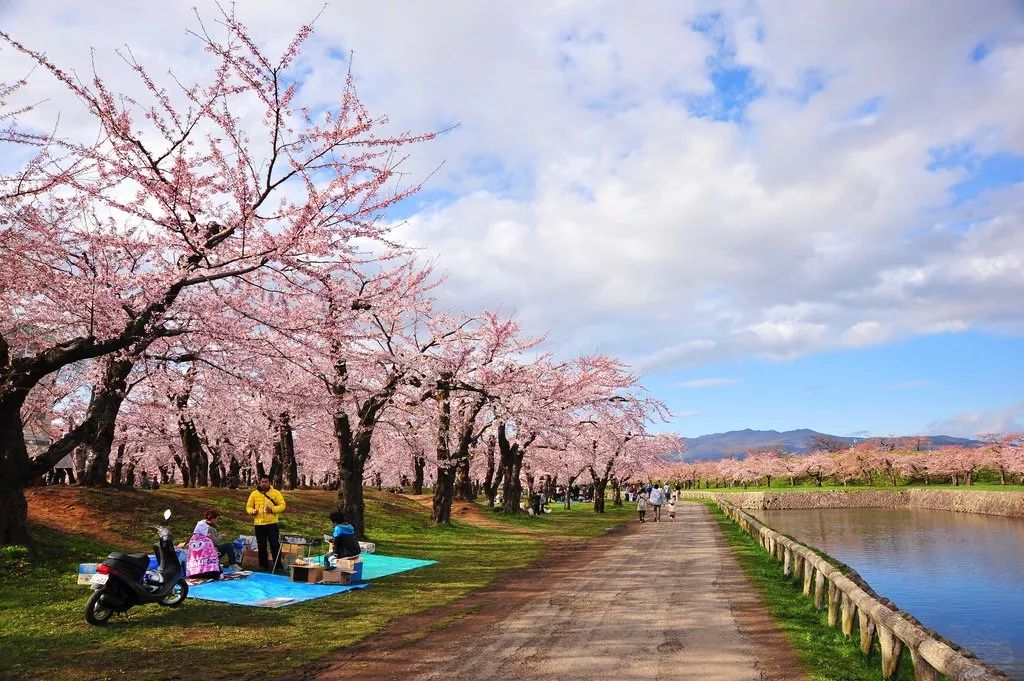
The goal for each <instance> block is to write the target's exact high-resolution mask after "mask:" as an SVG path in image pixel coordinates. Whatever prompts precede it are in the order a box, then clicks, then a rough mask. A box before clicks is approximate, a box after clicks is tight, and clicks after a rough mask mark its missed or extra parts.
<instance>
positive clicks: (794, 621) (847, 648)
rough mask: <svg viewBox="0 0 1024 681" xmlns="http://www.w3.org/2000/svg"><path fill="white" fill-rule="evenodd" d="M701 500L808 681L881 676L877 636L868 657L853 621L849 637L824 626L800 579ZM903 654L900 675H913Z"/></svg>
mask: <svg viewBox="0 0 1024 681" xmlns="http://www.w3.org/2000/svg"><path fill="white" fill-rule="evenodd" d="M705 503H706V504H707V506H708V509H709V510H710V511H711V514H712V515H713V516H714V517H715V519H716V520H718V523H719V525H720V526H721V529H722V533H723V534H724V535H725V538H726V540H727V541H728V543H729V545H730V546H731V547H732V550H733V552H734V553H735V554H736V557H737V559H738V560H739V563H740V565H741V566H742V567H743V571H744V572H745V573H746V575H747V577H748V578H749V579H750V581H751V582H752V583H753V584H754V586H755V587H756V588H757V589H758V590H759V591H760V593H761V597H762V600H763V602H764V604H765V607H766V608H767V610H768V612H769V613H770V614H771V615H772V616H773V617H774V618H775V620H776V621H777V622H778V624H779V627H780V629H782V631H783V632H784V633H785V635H786V637H787V638H788V639H789V641H790V643H791V644H792V645H793V649H794V651H795V652H796V655H797V658H798V659H799V660H800V663H801V664H802V665H803V667H804V669H805V670H806V671H807V674H808V677H809V678H810V679H812V680H813V681H877V679H879V678H880V677H881V654H880V653H879V651H878V644H877V641H876V643H875V649H874V650H873V651H872V653H871V655H870V657H867V658H865V657H864V655H863V654H861V652H860V648H859V645H858V641H859V640H860V639H859V634H858V633H857V628H856V626H855V627H854V632H853V636H854V638H852V639H847V638H846V637H845V636H843V634H842V632H841V631H840V630H839V628H838V627H835V628H832V627H829V626H828V620H827V615H826V613H825V611H819V610H817V609H816V608H815V607H814V601H813V600H812V599H811V598H808V597H807V596H804V594H803V591H802V583H798V582H797V581H794V580H791V579H787V578H786V577H785V576H784V575H783V573H782V564H781V563H779V562H777V561H775V560H774V559H772V558H771V557H770V556H769V555H768V553H767V552H766V551H765V550H764V549H763V548H761V545H760V544H758V543H757V542H756V541H755V540H754V539H753V537H751V536H750V535H749V534H747V533H746V532H744V531H743V529H742V528H740V526H739V525H737V524H736V523H734V522H732V520H730V519H729V518H728V517H727V516H726V515H725V514H724V513H722V511H721V510H720V509H719V508H718V507H717V506H716V505H715V504H714V503H713V502H710V501H707V502H705ZM909 657H910V656H909V654H904V656H903V659H902V660H901V665H900V673H899V676H898V678H899V679H901V681H902V680H905V681H912V680H913V678H914V671H913V667H912V666H911V664H910V660H909Z"/></svg>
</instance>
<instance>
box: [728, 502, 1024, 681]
mask: <svg viewBox="0 0 1024 681" xmlns="http://www.w3.org/2000/svg"><path fill="white" fill-rule="evenodd" d="M714 502H715V503H716V504H717V505H718V507H719V508H721V509H722V511H723V512H724V513H725V514H726V515H727V516H728V517H729V518H731V519H732V520H733V522H735V523H736V524H737V525H739V526H740V527H741V528H742V529H743V530H745V531H746V532H747V533H748V534H750V535H751V536H752V537H753V538H754V539H755V540H757V541H758V543H760V545H761V546H762V547H763V548H764V549H765V550H766V551H767V552H768V554H769V555H771V556H772V557H773V558H775V559H776V560H778V561H779V562H781V563H782V571H783V574H784V575H785V576H786V577H787V578H789V579H794V580H796V579H799V580H802V582H803V592H804V595H805V596H808V597H809V598H813V599H814V605H815V606H816V607H817V608H818V609H819V610H825V609H827V610H828V625H829V626H830V627H835V626H837V625H838V626H839V627H840V628H841V629H842V632H843V634H844V635H845V636H846V637H847V638H853V635H854V623H855V622H856V625H857V630H858V633H859V638H860V641H859V643H860V649H861V652H863V653H864V654H865V655H868V654H870V652H871V650H872V647H873V646H874V643H875V641H876V640H877V641H878V644H879V648H880V649H881V652H882V678H883V679H892V678H895V676H896V674H897V673H898V670H899V664H900V657H901V655H902V654H903V653H904V652H905V651H909V653H910V659H911V662H912V664H913V666H914V677H915V679H917V681H937V680H938V678H939V674H942V675H944V676H946V677H947V678H949V679H950V680H951V681H1007V679H1008V677H1007V676H1006V675H1005V674H1003V673H1002V672H1000V671H999V670H997V669H995V668H993V667H990V666H988V665H986V664H983V663H982V662H980V661H979V660H978V659H977V658H975V657H973V656H972V655H971V654H969V653H968V654H965V652H964V651H962V650H958V649H957V648H955V647H953V646H952V645H950V644H949V643H948V642H946V641H944V640H942V639H941V638H939V637H937V636H936V635H935V634H933V633H932V632H929V631H928V630H926V629H925V628H924V627H922V626H921V625H920V624H918V623H917V622H916V621H912V619H913V618H912V617H910V616H909V615H907V614H906V613H903V612H902V611H900V610H898V609H896V608H894V607H893V606H892V605H891V604H887V603H883V602H882V601H881V600H879V598H878V597H877V596H876V595H875V594H874V593H873V592H871V591H870V587H867V589H865V588H863V587H862V586H861V585H860V584H858V583H857V582H855V581H854V580H852V579H850V577H848V576H847V575H845V574H843V572H842V571H841V570H840V569H839V568H837V567H835V566H834V565H832V564H831V563H830V562H829V561H828V560H826V559H825V558H823V557H822V556H820V555H818V554H817V553H815V552H814V551H812V550H811V549H810V548H808V547H806V546H804V545H803V544H801V543H799V542H797V541H794V540H792V539H790V538H789V537H786V536H783V535H782V534H780V533H778V532H776V531H775V530H773V529H772V528H770V527H768V526H767V525H765V524H764V523H762V522H761V521H759V520H758V519H757V518H754V517H753V516H751V515H750V514H748V513H747V512H745V511H743V510H742V509H740V508H739V507H738V506H736V505H735V504H733V503H732V502H730V501H727V500H725V499H721V498H714ZM937 597H939V596H938V595H937Z"/></svg>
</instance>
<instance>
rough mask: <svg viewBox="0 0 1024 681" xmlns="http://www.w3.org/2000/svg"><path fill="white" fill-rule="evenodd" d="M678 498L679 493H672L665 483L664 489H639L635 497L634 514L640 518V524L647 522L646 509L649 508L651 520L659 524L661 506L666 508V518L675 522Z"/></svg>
mask: <svg viewBox="0 0 1024 681" xmlns="http://www.w3.org/2000/svg"><path fill="white" fill-rule="evenodd" d="M678 496H679V492H677V491H672V490H671V488H670V487H669V485H668V484H667V483H666V484H665V486H664V487H656V486H652V485H648V486H647V487H646V488H644V489H641V490H640V491H639V492H638V493H637V495H636V512H637V515H639V516H640V522H642V523H645V522H647V509H648V507H650V509H651V520H652V521H653V522H656V523H660V522H661V507H662V506H667V507H668V518H669V520H670V521H672V522H675V521H676V500H677V499H678Z"/></svg>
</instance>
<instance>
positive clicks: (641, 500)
mask: <svg viewBox="0 0 1024 681" xmlns="http://www.w3.org/2000/svg"><path fill="white" fill-rule="evenodd" d="M636 512H637V513H638V514H639V515H640V522H642V523H645V522H647V521H646V520H644V516H646V515H647V494H646V492H640V494H638V495H637V497H636Z"/></svg>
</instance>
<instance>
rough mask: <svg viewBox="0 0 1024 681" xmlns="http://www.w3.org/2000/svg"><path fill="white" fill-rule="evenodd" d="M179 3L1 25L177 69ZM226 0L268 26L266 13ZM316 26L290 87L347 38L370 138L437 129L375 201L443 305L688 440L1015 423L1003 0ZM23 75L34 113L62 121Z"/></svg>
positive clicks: (1019, 262) (1021, 349)
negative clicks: (593, 376) (511, 333)
mask: <svg viewBox="0 0 1024 681" xmlns="http://www.w3.org/2000/svg"><path fill="white" fill-rule="evenodd" d="M197 4H198V5H199V7H198V9H199V11H200V13H202V14H204V16H212V15H214V14H216V8H215V6H214V5H213V3H212V2H208V1H207V0H201V1H200V2H198V3H197ZM189 5H190V3H187V4H181V5H180V6H179V5H175V4H173V3H172V4H171V5H166V6H161V7H159V8H150V7H142V6H139V5H138V4H137V3H132V2H129V1H128V0H123V1H122V0H112V1H111V2H107V3H102V4H98V5H93V6H91V7H90V11H89V12H87V13H83V12H81V10H80V8H79V7H78V6H77V5H76V4H75V3H73V2H71V1H70V0H54V1H53V2H48V3H44V4H42V5H40V4H39V3H30V2H27V1H26V0H12V1H11V2H7V3H3V5H2V7H0V20H2V21H3V23H4V26H5V29H7V30H10V31H11V32H12V33H13V34H14V35H15V36H16V37H18V38H19V39H22V40H24V41H25V42H26V43H27V44H30V45H31V46H33V47H35V48H37V49H40V50H43V51H45V52H47V53H48V54H49V55H50V56H51V57H52V58H54V59H56V60H57V61H58V62H59V63H61V64H64V65H69V66H72V67H76V68H78V69H79V70H80V71H88V68H89V67H88V65H89V63H90V60H91V59H92V53H91V52H90V49H91V48H93V47H95V48H97V49H96V57H95V58H96V60H97V64H98V65H99V67H100V68H101V69H104V70H109V69H115V70H116V69H117V68H123V65H121V64H120V62H119V60H118V59H117V57H116V56H115V55H113V52H112V48H111V46H115V45H122V44H127V45H130V46H132V48H133V49H134V50H135V51H136V54H137V56H139V57H140V58H142V59H143V60H145V61H146V62H147V63H156V64H158V65H162V64H167V65H173V67H174V70H175V72H176V74H177V75H178V76H179V77H180V78H182V79H183V80H188V79H189V77H190V76H191V75H193V74H196V73H201V72H202V69H203V59H204V57H203V55H202V53H201V52H199V51H197V50H195V49H194V48H195V44H194V41H191V42H190V40H191V39H189V37H188V36H187V35H186V34H185V32H184V29H185V28H186V27H190V26H192V25H193V24H194V17H193V16H192V15H191V10H190V7H189ZM239 9H240V12H241V13H242V15H243V19H244V20H245V22H246V23H247V24H248V25H249V26H250V27H251V29H252V31H253V33H254V35H256V36H257V37H258V38H259V39H260V41H261V42H262V43H263V44H264V45H265V46H267V48H268V49H269V50H271V51H273V50H275V49H280V48H282V47H283V46H284V45H285V44H286V43H287V40H288V38H289V33H288V31H284V30H282V16H281V14H280V11H279V8H278V6H277V5H276V4H275V3H270V2H251V3H248V2H247V3H244V5H240V7H239ZM320 9H321V5H320V4H319V3H316V2H310V3H308V4H303V3H298V4H297V5H296V6H295V8H294V10H290V15H289V18H286V21H285V23H287V21H288V20H292V19H293V20H294V23H295V24H296V26H297V25H298V23H299V22H301V21H302V20H303V19H307V18H311V17H313V16H314V15H316V14H317V13H318V12H319V11H320ZM169 26H180V27H181V30H180V31H175V30H168V27H169ZM315 31H316V32H315V34H314V36H313V38H312V39H311V40H310V42H309V43H308V49H307V52H306V54H305V56H304V57H303V59H302V61H301V63H299V64H298V65H297V74H300V77H301V78H303V79H304V80H303V86H302V88H301V91H300V95H299V98H300V100H302V101H301V103H302V104H304V105H307V106H309V107H310V108H311V109H312V110H318V108H320V107H323V106H325V105H326V104H327V103H328V102H329V101H331V99H332V98H333V97H334V95H335V94H336V93H337V92H338V91H339V85H340V83H341V82H342V80H343V79H344V77H345V74H346V71H347V69H348V68H349V63H348V55H349V54H350V52H351V53H354V54H355V60H354V64H353V66H352V68H353V73H354V74H355V78H356V83H357V86H358V88H359V92H360V95H361V97H362V98H363V100H364V102H365V103H366V105H367V106H368V107H369V109H370V111H371V112H372V113H375V114H386V115H387V116H388V117H389V119H390V121H391V123H390V125H391V128H392V129H393V130H395V131H406V130H412V131H427V130H447V129H449V128H451V126H452V125H453V124H458V125H457V127H455V128H452V129H450V130H448V132H446V133H445V134H443V135H441V136H439V138H438V139H436V140H434V141H433V142H430V143H428V144H424V145H422V146H420V147H417V148H416V149H414V150H412V152H411V154H410V156H409V157H408V159H406V161H405V162H404V165H403V170H404V172H405V175H403V183H404V184H403V186H409V184H411V183H414V182H420V181H424V182H425V185H424V190H423V191H422V192H421V193H420V194H419V195H418V196H415V197H413V198H412V199H410V200H409V201H408V202H406V203H404V204H403V205H401V206H398V207H396V208H395V209H394V210H393V211H391V212H390V213H389V214H388V216H387V217H388V219H390V220H393V221H395V222H396V223H400V224H398V226H397V232H398V234H399V236H400V238H401V239H403V240H405V241H406V242H407V243H409V244H411V245H413V246H415V247H416V248H417V249H419V250H420V252H421V253H422V255H423V256H424V258H426V259H428V260H431V261H433V262H435V263H436V267H437V269H438V270H439V271H441V272H443V273H444V274H445V275H446V277H447V279H446V282H445V283H444V284H443V285H442V286H441V287H440V288H439V289H438V295H439V298H440V305H441V306H442V307H449V308H451V309H453V310H458V311H465V312H474V311H478V310H483V309H495V308H499V309H501V310H503V311H505V312H507V313H510V314H515V315H516V317H517V318H518V319H519V321H520V322H521V323H522V325H523V327H524V328H525V330H526V331H527V332H529V333H532V334H543V333H546V334H547V335H548V338H549V341H548V347H550V348H552V349H554V350H555V351H556V352H558V353H561V354H564V355H574V354H581V353H592V352H603V353H608V354H613V355H616V356H619V357H623V358H625V359H626V360H628V361H629V362H631V363H632V364H633V365H634V366H635V367H636V369H637V371H638V372H640V373H642V375H643V376H644V380H645V382H646V383H647V385H648V386H649V387H650V388H651V390H652V392H654V393H655V394H656V395H657V396H659V397H661V398H662V399H663V400H665V401H666V402H667V403H668V404H669V405H670V406H671V407H672V408H673V409H674V410H675V411H676V412H677V416H676V418H675V419H674V420H673V422H672V424H670V427H674V428H677V429H678V430H679V431H680V432H681V433H682V434H684V435H687V436H695V435H700V434H704V433H708V432H714V431H721V430H728V429H737V428H744V427H751V428H774V429H789V428H797V427H810V428H815V429H817V430H822V431H827V432H831V433H834V434H839V435H846V434H850V433H858V434H862V433H864V432H865V431H866V432H867V433H871V434H878V435H885V434H895V433H905V434H911V433H920V432H933V433H934V432H945V433H948V434H953V435H974V434H976V433H978V432H985V431H990V430H1024V390H1021V388H1020V387H1019V379H1017V378H1016V377H1018V376H1020V375H1021V370H1022V369H1024V366H1022V363H1024V305H1022V304H1021V302H1020V301H1021V299H1022V298H1024V295H1022V294H1024V191H1022V189H1024V117H1021V116H1020V114H1019V108H1020V107H1019V103H1020V102H1021V101H1024V78H1022V76H1021V74H1022V73H1024V5H1021V3H1019V2H1016V1H1015V0H991V1H990V2H985V3H980V4H979V3H941V4H939V5H936V4H935V3H934V2H932V1H931V0H905V1H901V2H899V3H893V2H885V1H882V0H876V1H870V2H865V3H792V4H790V3H778V2H756V1H751V2H744V3H724V2H723V3H719V2H715V1H714V0H694V2H677V1H669V0H666V1H664V2H661V1H657V0H651V1H650V2H644V3H634V4H626V3H621V2H615V1H612V0H609V1H607V2H601V1H591V0H587V1H583V0H580V1H579V2H565V3H557V4H556V3H549V2H542V1H541V0H536V1H532V0H527V1H524V2H520V3H507V4H504V5H502V4H497V3H479V2H473V1H470V0H443V1H441V2H437V3H417V2H412V1H411V0H401V1H400V0H388V1H384V2H379V3H372V4H371V3H332V4H331V5H329V6H328V7H327V8H326V9H325V10H324V11H323V13H322V15H321V16H320V18H319V20H318V22H317V24H316V27H315ZM106 72H108V73H109V72H110V71H106ZM24 74H25V64H24V63H21V62H19V61H18V60H17V59H14V58H12V57H11V55H9V54H0V76H2V79H3V80H13V79H16V78H20V77H22V76H24ZM123 80H124V82H128V81H129V80H130V79H127V78H126V79H123ZM34 81H35V79H34ZM36 86H37V84H36V83H35V82H33V87H34V88H35V87H36ZM40 87H42V88H43V89H42V90H39V89H37V90H34V92H33V96H34V97H35V100H34V101H37V102H41V104H40V106H39V107H38V108H37V110H34V111H33V112H32V114H31V116H35V117H38V123H39V126H40V127H44V128H48V127H49V126H50V125H52V124H53V122H54V120H55V114H56V112H58V111H60V112H61V113H62V117H61V125H62V127H63V128H64V129H65V130H69V129H71V130H73V129H75V126H76V125H79V124H82V121H80V120H77V119H75V118H74V117H73V116H72V115H71V114H70V113H69V112H70V111H71V110H72V108H73V107H66V106H64V103H63V102H62V100H61V94H60V92H59V91H58V90H57V89H56V88H50V89H49V90H47V86H46V85H45V84H43V85H41V86H40ZM93 132H94V131H91V130H87V129H84V128H83V132H82V134H83V136H86V137H87V136H88V135H90V134H92V133H93ZM711 379H728V381H726V382H722V381H719V382H718V384H717V385H708V384H709V383H711V384H714V383H715V381H714V380H711ZM694 381H698V382H700V383H697V384H696V385H704V386H705V387H686V386H685V384H687V383H689V384H690V385H694V384H693V382H694Z"/></svg>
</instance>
